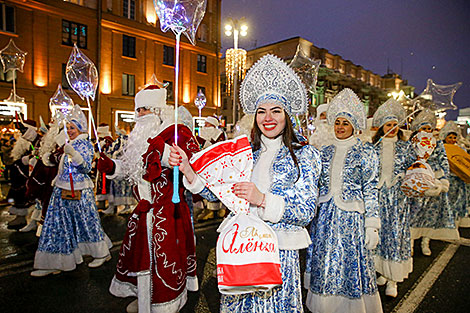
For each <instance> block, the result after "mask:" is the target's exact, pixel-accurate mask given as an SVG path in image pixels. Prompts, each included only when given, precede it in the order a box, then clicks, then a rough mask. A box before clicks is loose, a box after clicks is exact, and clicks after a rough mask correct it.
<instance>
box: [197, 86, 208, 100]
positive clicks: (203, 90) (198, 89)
mask: <svg viewBox="0 0 470 313" xmlns="http://www.w3.org/2000/svg"><path fill="white" fill-rule="evenodd" d="M199 91H202V93H203V94H204V96H206V98H207V94H206V87H201V86H197V92H198V93H199Z"/></svg>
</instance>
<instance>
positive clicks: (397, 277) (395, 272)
mask: <svg viewBox="0 0 470 313" xmlns="http://www.w3.org/2000/svg"><path fill="white" fill-rule="evenodd" d="M374 264H375V270H376V271H377V272H379V273H380V274H382V276H384V277H385V278H387V280H392V281H396V282H402V281H404V280H405V279H407V278H408V275H409V274H410V273H411V272H412V271H413V258H412V257H410V258H409V259H408V260H404V261H402V262H395V261H391V260H385V259H384V258H382V257H380V256H378V255H374Z"/></svg>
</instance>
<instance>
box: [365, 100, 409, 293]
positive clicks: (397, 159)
mask: <svg viewBox="0 0 470 313" xmlns="http://www.w3.org/2000/svg"><path fill="white" fill-rule="evenodd" d="M405 116H406V113H405V110H404V109H403V107H402V106H401V104H400V103H399V102H398V101H396V100H395V99H393V98H390V99H388V100H387V101H386V102H385V103H384V104H382V105H381V106H380V107H379V108H378V109H377V111H376V112H375V114H374V119H373V122H372V124H373V125H374V126H375V127H378V129H379V130H378V131H377V133H378V134H379V133H382V134H383V136H382V137H374V138H373V143H374V144H375V148H376V150H377V152H378V154H379V156H380V157H379V159H380V164H379V170H380V172H379V173H380V179H379V184H378V186H377V187H378V188H379V213H380V221H381V223H382V228H381V229H380V232H379V234H380V242H379V244H378V246H377V249H376V250H375V256H374V262H375V269H376V271H377V272H378V273H380V274H381V275H382V277H380V278H379V279H378V281H377V282H378V284H379V285H384V284H385V283H386V282H387V281H388V283H387V289H386V291H385V294H386V295H388V296H392V297H396V296H397V292H398V291H397V282H402V281H403V280H404V279H406V278H408V274H409V273H411V272H412V271H413V258H412V257H411V243H410V207H409V201H410V200H409V198H408V197H407V196H406V195H405V194H404V193H403V191H402V190H401V189H400V187H401V185H402V182H403V179H404V177H405V172H406V170H407V169H408V168H409V167H410V166H411V164H413V162H414V161H416V154H415V153H414V150H413V148H412V147H411V143H410V142H409V141H404V140H402V139H403V135H402V133H401V130H398V132H397V134H396V135H395V136H394V137H391V138H390V137H386V135H387V134H386V133H385V134H384V132H385V131H384V130H383V129H384V125H385V124H387V123H388V122H392V121H395V122H397V124H398V125H397V126H396V127H399V125H400V123H402V122H403V121H404V120H405Z"/></svg>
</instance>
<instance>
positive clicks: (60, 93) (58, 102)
mask: <svg viewBox="0 0 470 313" xmlns="http://www.w3.org/2000/svg"><path fill="white" fill-rule="evenodd" d="M73 106H74V103H73V100H72V98H70V96H69V95H68V94H67V93H66V92H65V91H64V90H63V89H62V85H61V84H58V85H57V90H56V91H55V93H54V95H53V96H52V98H51V99H49V109H50V110H51V114H52V116H53V117H54V118H57V119H61V117H63V116H65V115H67V114H68V113H69V112H70V110H72V108H73ZM55 109H57V110H55ZM59 112H60V113H61V114H59Z"/></svg>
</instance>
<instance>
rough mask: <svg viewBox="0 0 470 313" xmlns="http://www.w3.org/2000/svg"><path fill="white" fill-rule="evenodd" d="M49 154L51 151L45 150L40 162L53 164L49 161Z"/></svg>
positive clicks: (48, 164)
mask: <svg viewBox="0 0 470 313" xmlns="http://www.w3.org/2000/svg"><path fill="white" fill-rule="evenodd" d="M50 156H51V153H50V152H46V153H44V154H43V155H42V158H41V159H42V163H44V165H45V166H49V167H50V166H55V164H53V163H51V161H49V157H50Z"/></svg>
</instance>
